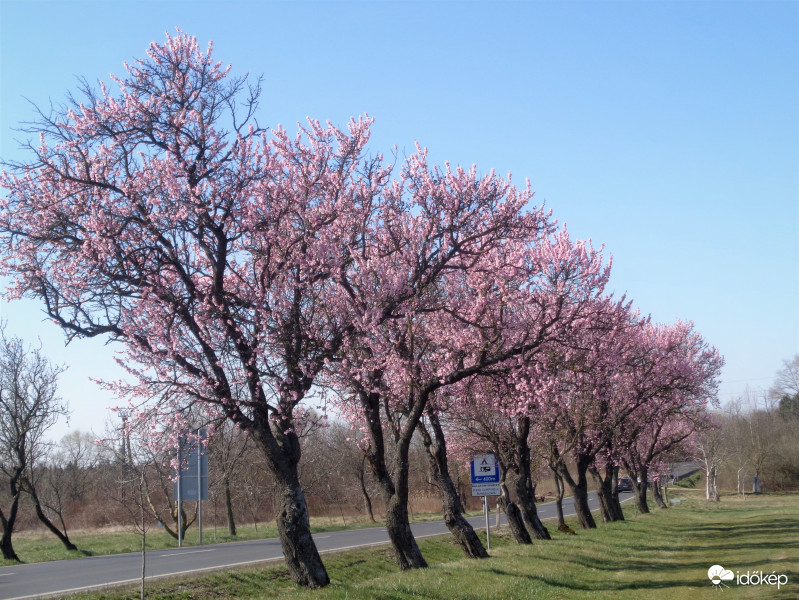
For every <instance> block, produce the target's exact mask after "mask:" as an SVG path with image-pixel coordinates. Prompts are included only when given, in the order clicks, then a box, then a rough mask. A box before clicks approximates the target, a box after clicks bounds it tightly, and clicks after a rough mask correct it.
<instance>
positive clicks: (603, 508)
mask: <svg viewBox="0 0 799 600" xmlns="http://www.w3.org/2000/svg"><path fill="white" fill-rule="evenodd" d="M588 471H589V472H590V473H591V477H592V478H593V480H594V483H595V484H596V488H597V490H596V493H597V497H598V498H599V509H600V513H601V514H602V521H603V522H604V523H611V522H613V521H623V520H624V514H623V513H622V511H621V504H619V492H618V490H616V489H615V488H616V478H617V475H618V468H616V467H612V466H611V467H607V468H606V469H605V475H604V477H603V476H602V473H601V472H600V471H599V469H597V468H596V467H591V468H589V469H588ZM614 490H615V495H614Z"/></svg>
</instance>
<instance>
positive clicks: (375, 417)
mask: <svg viewBox="0 0 799 600" xmlns="http://www.w3.org/2000/svg"><path fill="white" fill-rule="evenodd" d="M356 386H357V388H356V389H357V391H358V398H359V400H360V402H361V404H362V407H363V408H364V413H365V416H366V421H367V425H368V427H369V433H370V437H371V439H370V443H369V447H368V448H367V451H366V457H367V460H368V461H369V466H370V467H371V469H372V472H373V473H374V474H375V478H376V479H377V483H378V485H379V486H380V491H381V493H382V495H383V502H384V503H385V507H386V530H387V531H388V537H389V539H390V540H391V545H392V548H393V550H394V556H395V558H396V561H397V564H398V565H399V567H400V569H401V570H403V571H406V570H408V569H416V568H425V567H427V562H426V561H425V559H424V557H423V556H422V552H421V550H419V546H418V545H417V544H416V539H415V538H414V537H413V533H412V532H411V524H410V520H409V519H408V473H409V470H410V467H409V464H408V452H409V450H410V444H411V438H412V437H413V432H414V430H415V429H416V426H417V424H418V423H419V419H420V418H421V416H422V411H423V410H424V403H423V402H422V401H418V403H417V405H416V410H415V411H414V413H412V414H410V415H407V417H406V421H405V423H404V425H403V426H402V428H401V430H399V431H395V436H396V437H395V440H394V441H395V444H396V448H395V452H394V464H393V465H392V466H393V468H392V469H391V470H389V469H388V465H387V463H386V453H385V438H384V437H383V424H382V422H381V419H380V406H381V402H380V401H381V397H380V395H379V393H375V392H371V391H367V390H366V389H365V388H363V386H362V385H360V384H356ZM386 418H387V419H390V418H391V417H390V415H388V416H387V417H386Z"/></svg>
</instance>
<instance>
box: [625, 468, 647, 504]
mask: <svg viewBox="0 0 799 600" xmlns="http://www.w3.org/2000/svg"><path fill="white" fill-rule="evenodd" d="M627 471H628V473H629V474H630V479H632V482H633V495H634V496H635V505H636V506H637V507H638V512H640V513H641V514H647V513H648V512H649V504H648V502H647V500H646V492H647V490H648V489H649V470H648V469H647V468H646V467H645V466H644V467H641V469H640V470H638V471H637V472H635V471H631V470H630V469H629V468H628V469H627Z"/></svg>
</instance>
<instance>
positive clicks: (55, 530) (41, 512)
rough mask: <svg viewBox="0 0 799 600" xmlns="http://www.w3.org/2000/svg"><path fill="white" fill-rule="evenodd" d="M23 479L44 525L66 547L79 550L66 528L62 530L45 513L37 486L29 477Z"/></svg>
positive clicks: (37, 514)
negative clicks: (34, 485)
mask: <svg viewBox="0 0 799 600" xmlns="http://www.w3.org/2000/svg"><path fill="white" fill-rule="evenodd" d="M23 481H24V484H25V488H26V490H27V492H28V495H29V496H30V497H31V499H32V500H33V508H34V510H35V511H36V516H37V517H38V518H39V521H41V522H42V523H43V524H44V526H45V527H47V529H49V530H50V532H51V533H52V534H53V535H54V536H56V537H57V538H58V539H59V540H60V541H61V543H62V544H64V548H66V549H67V550H77V549H78V547H77V546H76V545H75V544H73V543H72V541H71V540H70V539H69V535H67V533H66V528H65V529H64V531H63V532H62V531H61V530H60V529H59V528H58V527H56V526H55V524H54V523H53V522H52V521H51V520H50V519H48V518H47V515H46V514H44V509H43V508H42V503H41V501H40V500H39V495H38V494H37V493H36V488H35V487H33V484H32V483H31V482H30V481H29V480H28V479H27V478H25V479H24V480H23ZM62 524H63V521H62Z"/></svg>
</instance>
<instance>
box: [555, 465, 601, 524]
mask: <svg viewBox="0 0 799 600" xmlns="http://www.w3.org/2000/svg"><path fill="white" fill-rule="evenodd" d="M589 463H590V461H589V459H587V458H586V457H585V456H583V455H580V456H579V457H578V459H577V479H574V478H573V477H572V476H571V473H569V470H568V469H567V468H566V465H565V464H563V462H562V461H561V462H559V463H558V470H559V472H560V475H561V477H563V481H565V482H566V483H567V484H568V486H569V488H570V489H571V491H572V495H573V497H574V512H575V513H577V519H578V520H579V521H580V527H582V528H583V529H595V528H596V521H594V517H593V515H592V514H591V507H590V506H588V478H587V477H586V473H587V471H588V465H589Z"/></svg>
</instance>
